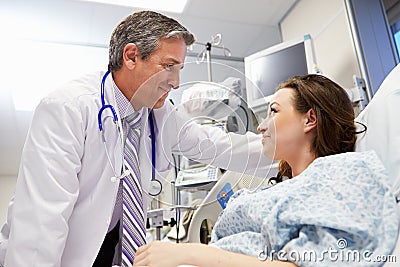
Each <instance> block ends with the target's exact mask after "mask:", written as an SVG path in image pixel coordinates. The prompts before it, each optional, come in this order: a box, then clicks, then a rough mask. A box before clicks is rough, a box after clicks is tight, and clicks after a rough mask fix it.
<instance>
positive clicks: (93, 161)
mask: <svg viewBox="0 0 400 267" xmlns="http://www.w3.org/2000/svg"><path fill="white" fill-rule="evenodd" d="M103 74H104V73H96V74H93V75H88V76H85V77H83V78H81V79H79V80H75V81H72V82H70V83H68V84H67V85H65V86H64V87H63V88H62V89H61V90H57V91H55V92H53V93H52V94H50V95H49V96H48V97H46V98H44V99H43V100H42V101H41V103H40V104H39V106H38V107H37V109H36V111H35V114H34V117H33V120H32V124H31V127H30V130H29V133H28V136H27V140H26V143H25V146H24V149H23V153H22V158H21V165H20V170H19V176H18V179H17V186H16V192H15V195H14V197H13V199H12V201H11V202H10V206H9V210H8V216H7V221H6V223H5V224H4V226H3V228H2V230H1V234H0V266H1V265H3V264H5V266H7V267H19V266H40V267H46V266H49V267H50V266H52V267H53V266H54V267H56V266H62V267H70V266H71V267H72V266H73V267H76V266H92V264H93V262H94V260H95V258H96V256H97V253H98V251H99V249H100V246H101V244H102V242H103V239H104V237H105V235H106V233H107V230H108V228H109V224H110V221H111V216H112V213H113V208H114V204H115V199H116V194H117V189H118V182H112V181H111V179H110V178H111V177H112V176H113V175H114V174H113V171H112V169H111V166H110V164H109V163H108V160H107V155H106V153H105V149H104V145H103V142H102V138H101V134H100V132H99V128H98V121H97V116H98V111H99V109H100V108H101V100H100V93H99V91H100V84H101V79H102V77H103ZM111 83H112V81H111V79H110V78H109V79H107V81H106V86H105V88H106V89H105V90H106V103H109V104H111V105H113V106H114V107H115V108H117V105H116V103H115V96H114V92H113V89H112V84H111ZM117 113H118V110H117ZM154 115H155V131H156V137H157V138H156V168H157V174H156V175H157V179H159V180H161V181H163V180H164V179H165V177H166V175H167V174H168V172H169V171H170V169H171V168H172V167H173V160H172V159H173V158H172V153H173V152H175V153H181V154H183V155H185V156H187V157H188V158H191V159H194V160H197V161H200V162H204V163H210V164H212V165H215V166H218V167H221V168H225V169H230V170H233V171H238V172H243V171H245V170H246V173H249V174H254V175H258V176H261V177H263V176H267V173H268V170H269V168H268V167H269V164H270V161H269V160H267V159H266V158H264V157H263V156H262V154H261V150H262V145H261V137H260V136H258V135H255V134H251V133H249V134H246V135H237V134H225V133H224V132H223V131H221V130H220V129H217V128H212V127H204V126H200V125H198V124H196V123H191V122H187V121H186V120H185V119H183V118H182V117H181V116H179V115H178V114H177V112H176V111H175V109H174V107H173V106H172V105H171V104H170V103H169V102H168V101H167V102H166V103H165V105H164V106H163V107H162V108H160V109H158V110H155V111H154ZM143 118H147V109H144V110H143V114H142V122H145V123H142V134H141V140H140V152H139V153H140V154H139V157H140V166H141V179H142V187H143V189H144V191H145V192H146V191H147V188H148V187H149V184H150V183H149V182H150V180H151V142H150V131H149V125H148V122H147V120H146V119H143ZM103 120H104V131H105V135H106V140H107V147H109V151H110V152H111V153H110V154H111V160H112V161H113V164H114V166H115V168H116V169H121V167H122V155H121V151H122V149H121V143H120V141H119V138H118V134H117V131H116V127H115V125H114V124H113V122H112V119H111V113H110V112H108V111H107V112H105V114H104V115H103ZM149 202H150V198H149V197H145V199H144V207H147V205H148V204H149Z"/></svg>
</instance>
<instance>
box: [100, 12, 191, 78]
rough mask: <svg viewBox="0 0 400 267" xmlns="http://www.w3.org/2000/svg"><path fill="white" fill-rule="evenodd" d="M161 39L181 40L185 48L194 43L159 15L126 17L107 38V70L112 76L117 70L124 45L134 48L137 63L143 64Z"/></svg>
mask: <svg viewBox="0 0 400 267" xmlns="http://www.w3.org/2000/svg"><path fill="white" fill-rule="evenodd" d="M164 38H165V39H170V38H176V39H182V40H184V41H185V44H186V45H187V46H189V45H191V44H193V43H194V41H195V38H194V36H193V34H192V33H190V32H189V31H188V30H187V29H186V28H185V27H184V26H182V25H181V24H180V23H179V22H177V21H176V20H174V19H172V18H169V17H167V16H164V15H162V14H160V13H157V12H153V11H140V12H135V13H133V14H131V15H129V16H128V17H126V18H125V19H124V20H123V21H121V22H120V23H119V25H118V26H117V27H116V28H115V29H114V31H113V33H112V35H111V39H110V48H109V64H108V70H109V71H110V72H114V71H117V70H119V69H121V67H122V58H123V52H124V48H125V46H126V45H127V44H128V43H134V44H136V46H137V48H138V50H139V53H140V57H141V59H143V60H146V59H147V58H148V57H149V56H150V55H151V53H152V52H154V51H155V50H157V48H158V47H159V41H160V40H161V39H164Z"/></svg>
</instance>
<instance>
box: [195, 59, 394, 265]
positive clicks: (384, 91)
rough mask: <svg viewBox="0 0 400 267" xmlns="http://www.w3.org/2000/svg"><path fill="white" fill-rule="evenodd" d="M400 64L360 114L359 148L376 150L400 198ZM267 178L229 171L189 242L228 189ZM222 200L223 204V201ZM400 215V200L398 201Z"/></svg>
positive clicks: (197, 220)
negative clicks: (363, 125)
mask: <svg viewBox="0 0 400 267" xmlns="http://www.w3.org/2000/svg"><path fill="white" fill-rule="evenodd" d="M398 116H400V65H397V66H396V67H395V68H394V69H393V70H392V71H391V73H390V74H389V75H388V76H387V77H386V79H385V80H384V81H383V83H382V85H381V86H380V88H379V90H378V91H377V93H376V94H375V96H374V97H373V99H372V101H371V102H370V103H369V104H368V105H367V107H366V108H365V109H364V110H363V111H362V112H361V113H360V115H359V116H358V117H357V118H356V121H358V122H362V123H363V124H365V125H366V126H367V128H368V130H367V131H366V132H365V133H363V134H360V135H359V136H358V138H357V143H356V151H366V150H371V149H373V150H375V151H376V153H377V154H378V156H379V157H380V159H381V161H382V162H383V164H384V165H385V167H386V169H387V170H388V173H389V175H388V177H389V179H390V181H389V182H390V184H391V186H392V189H393V192H394V193H395V195H396V196H397V198H398V199H399V200H400V123H398V118H397V117H398ZM276 172H277V166H272V169H271V173H270V174H271V176H274V175H275V174H276ZM266 180H267V179H265V178H259V177H254V176H249V175H244V174H239V173H234V172H230V171H227V172H226V173H225V174H224V175H223V176H222V177H221V178H220V179H219V181H218V182H217V183H216V185H215V186H214V187H213V189H212V190H211V191H210V192H209V194H208V195H207V197H206V198H205V199H204V200H203V202H202V204H201V205H200V208H199V209H197V210H196V211H195V213H194V215H193V218H192V222H191V224H190V226H189V228H188V232H187V235H188V236H187V238H188V239H187V240H188V242H200V237H199V233H200V228H201V223H202V222H203V220H205V219H207V220H209V222H211V223H212V224H214V223H215V221H216V219H217V217H218V214H219V213H220V212H221V211H222V208H223V203H224V202H223V201H221V198H223V197H226V196H227V195H226V194H227V193H228V191H229V190H228V189H230V188H231V189H232V190H233V192H236V191H237V190H238V189H240V188H244V187H245V188H256V187H258V186H260V185H262V184H263V183H265V181H266ZM221 203H222V204H221ZM398 216H399V217H400V203H398ZM391 255H396V256H397V263H396V262H394V263H386V264H385V265H384V266H385V267H394V266H399V263H400V235H399V238H398V240H397V245H396V247H395V249H394V250H393V252H392V253H391Z"/></svg>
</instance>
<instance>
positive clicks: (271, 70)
mask: <svg viewBox="0 0 400 267" xmlns="http://www.w3.org/2000/svg"><path fill="white" fill-rule="evenodd" d="M307 62H308V61H307V49H306V44H305V42H304V40H301V41H300V40H299V41H291V42H288V43H281V44H279V45H276V46H273V47H270V48H267V49H265V50H262V51H260V52H257V53H255V54H253V55H250V56H248V57H246V58H245V72H246V91H247V102H248V103H247V104H248V106H249V107H250V108H252V109H259V108H262V106H266V105H267V103H268V101H269V97H270V96H271V95H272V94H274V92H275V88H276V87H277V86H278V85H279V83H281V82H283V81H285V80H287V79H288V78H291V77H293V76H296V75H304V74H307V73H309V69H310V66H308V65H309V64H307Z"/></svg>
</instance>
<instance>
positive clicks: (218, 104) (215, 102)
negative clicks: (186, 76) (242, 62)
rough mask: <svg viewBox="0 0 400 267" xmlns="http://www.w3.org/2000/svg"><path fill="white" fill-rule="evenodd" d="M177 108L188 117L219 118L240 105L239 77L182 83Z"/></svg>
mask: <svg viewBox="0 0 400 267" xmlns="http://www.w3.org/2000/svg"><path fill="white" fill-rule="evenodd" d="M181 88H183V89H184V90H183V93H182V99H181V105H180V106H179V107H178V109H179V110H181V111H184V112H185V113H186V114H187V115H188V116H189V117H191V118H193V117H199V116H205V117H211V118H212V119H214V120H219V119H221V118H224V117H226V116H228V115H231V114H232V113H234V112H235V110H237V109H238V108H239V106H240V105H241V101H242V99H241V96H242V83H241V80H240V78H235V77H228V78H226V79H225V80H224V81H222V82H220V83H215V82H204V81H201V82H196V83H184V84H182V85H181Z"/></svg>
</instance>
